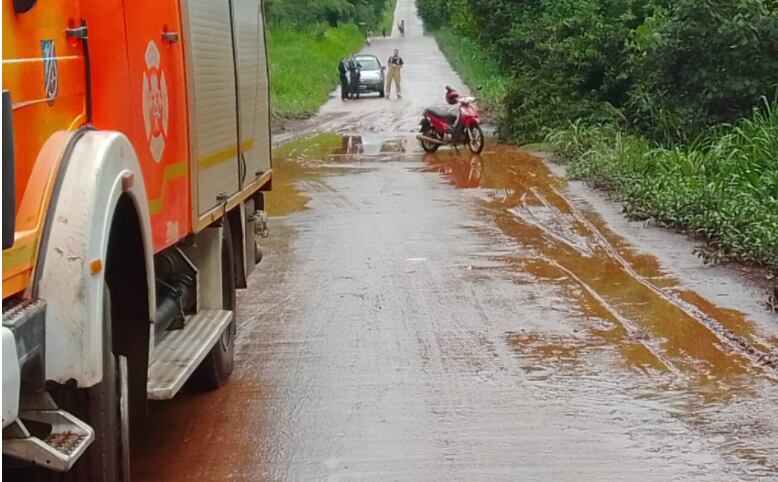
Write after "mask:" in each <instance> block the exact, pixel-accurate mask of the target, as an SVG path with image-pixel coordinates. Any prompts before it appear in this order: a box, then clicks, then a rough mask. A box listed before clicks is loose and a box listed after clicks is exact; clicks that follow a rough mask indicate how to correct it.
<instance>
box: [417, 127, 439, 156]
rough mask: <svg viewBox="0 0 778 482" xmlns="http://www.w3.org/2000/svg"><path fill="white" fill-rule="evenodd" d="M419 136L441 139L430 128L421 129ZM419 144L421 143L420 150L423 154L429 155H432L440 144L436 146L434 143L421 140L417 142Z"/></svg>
mask: <svg viewBox="0 0 778 482" xmlns="http://www.w3.org/2000/svg"><path fill="white" fill-rule="evenodd" d="M421 135H423V136H425V137H431V138H433V139H441V136H440V134H438V132H437V131H436V130H435V129H433V128H432V127H431V126H430V127H426V128H424V129H422V130H421ZM441 140H442V139H441ZM419 142H421V148H422V149H424V152H427V153H429V154H432V153H433V152H435V151H437V150H438V148H439V147H440V144H437V143H435V142H428V141H425V140H421V139H420V140H419Z"/></svg>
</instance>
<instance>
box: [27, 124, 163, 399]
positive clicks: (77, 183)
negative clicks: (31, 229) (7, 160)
mask: <svg viewBox="0 0 778 482" xmlns="http://www.w3.org/2000/svg"><path fill="white" fill-rule="evenodd" d="M67 155H68V156H69V158H68V159H63V163H62V166H63V167H62V169H64V171H63V172H62V175H61V176H60V179H59V185H58V186H57V195H56V196H55V197H53V198H52V200H51V202H52V203H56V204H55V206H54V207H53V209H52V210H51V211H50V213H49V216H48V219H47V221H46V227H45V233H44V237H43V239H44V242H42V244H41V247H40V255H39V259H40V262H39V267H38V271H36V279H35V284H34V286H33V289H34V290H35V291H36V292H37V293H36V294H37V295H38V296H39V297H40V298H43V299H45V300H46V301H47V306H48V308H47V319H46V346H47V349H46V355H47V356H46V378H47V379H48V380H51V381H54V382H58V383H65V382H68V381H71V380H75V381H76V383H77V385H78V386H81V387H89V386H92V385H94V384H96V383H98V382H100V380H101V379H102V350H103V341H102V338H103V327H102V305H103V302H104V300H103V288H102V287H103V283H104V282H107V283H108V285H109V289H110V290H112V292H111V298H112V301H114V302H113V303H112V307H113V308H112V311H113V312H117V311H118V310H119V309H123V310H127V311H126V312H124V313H122V314H120V316H118V317H117V318H115V319H114V321H113V323H114V328H115V329H116V330H117V331H116V333H117V336H115V337H114V338H115V339H121V338H122V335H124V330H123V327H122V321H123V320H127V319H129V318H130V317H132V318H136V319H137V318H139V320H138V321H139V322H140V323H142V324H143V325H144V326H145V328H144V330H143V334H142V340H145V341H144V343H145V344H146V347H145V349H144V350H143V351H144V352H146V353H147V352H148V336H149V327H148V323H149V322H151V321H153V319H154V312H155V303H156V301H155V291H154V289H153V287H154V264H153V258H152V256H153V248H152V245H151V239H152V238H151V227H150V217H149V209H148V201H147V196H146V190H145V185H144V182H143V175H142V172H141V169H140V165H139V163H138V160H137V157H136V155H135V152H134V150H133V148H132V145H131V144H130V142H129V140H128V139H127V138H126V137H125V136H124V135H123V134H121V133H118V132H110V131H94V130H92V131H88V132H85V133H84V134H83V135H82V136H80V137H79V138H78V139H77V140H76V141H75V144H74V146H72V148H71V149H68V151H67ZM111 285H113V286H111ZM138 285H140V286H138ZM129 288H132V289H129ZM128 340H129V339H128Z"/></svg>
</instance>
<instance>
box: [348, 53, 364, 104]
mask: <svg viewBox="0 0 778 482" xmlns="http://www.w3.org/2000/svg"><path fill="white" fill-rule="evenodd" d="M360 70H362V64H360V63H359V62H357V54H351V59H349V61H348V78H349V81H350V82H351V98H352V99H359V76H360Z"/></svg>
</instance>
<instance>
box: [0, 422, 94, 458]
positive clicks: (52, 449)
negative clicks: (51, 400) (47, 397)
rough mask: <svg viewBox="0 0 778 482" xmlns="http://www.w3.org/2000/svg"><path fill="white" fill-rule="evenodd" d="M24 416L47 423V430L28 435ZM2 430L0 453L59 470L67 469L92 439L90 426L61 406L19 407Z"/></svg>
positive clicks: (92, 432) (92, 433)
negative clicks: (1, 449)
mask: <svg viewBox="0 0 778 482" xmlns="http://www.w3.org/2000/svg"><path fill="white" fill-rule="evenodd" d="M24 420H27V421H34V422H40V423H44V424H47V425H51V432H50V433H49V434H48V435H46V436H45V437H43V438H38V437H36V436H34V435H31V434H30V432H29V431H28V430H27V427H26V426H25V425H24ZM3 433H4V438H3V455H10V456H12V457H16V458H18V459H21V460H27V461H30V462H33V463H34V464H36V465H40V466H42V467H46V468H48V469H51V470H57V471H60V472H64V471H67V470H70V468H71V467H73V464H74V463H75V462H76V460H78V458H79V457H80V456H81V454H83V453H84V451H86V449H87V447H89V444H90V443H92V441H93V440H94V439H95V432H94V430H93V429H92V427H90V426H89V425H87V424H85V423H84V422H82V421H81V420H79V419H77V418H76V417H74V416H73V415H71V414H69V413H67V412H65V411H64V410H23V411H22V412H21V413H20V414H19V419H17V420H16V421H14V422H13V423H12V424H11V425H10V426H8V427H6V428H5V429H4V430H3ZM6 434H10V436H8V435H6Z"/></svg>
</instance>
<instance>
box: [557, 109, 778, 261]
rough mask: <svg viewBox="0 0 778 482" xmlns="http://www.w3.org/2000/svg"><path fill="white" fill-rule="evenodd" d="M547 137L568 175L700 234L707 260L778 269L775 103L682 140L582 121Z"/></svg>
mask: <svg viewBox="0 0 778 482" xmlns="http://www.w3.org/2000/svg"><path fill="white" fill-rule="evenodd" d="M547 140H548V142H549V143H550V144H551V145H552V146H553V149H554V152H555V154H556V155H557V157H559V158H560V159H562V160H564V161H569V162H570V165H569V168H568V174H569V175H570V177H572V178H577V179H583V180H586V181H587V182H589V183H591V184H593V185H595V186H597V187H599V188H604V189H606V190H609V191H611V192H613V193H615V194H616V197H617V198H619V199H620V200H622V201H623V202H624V205H625V211H626V213H627V214H628V215H630V216H631V217H633V218H637V219H655V220H657V221H658V222H660V223H661V224H664V225H668V226H671V227H675V228H680V229H684V230H686V231H688V232H690V233H692V234H695V235H698V236H700V237H702V238H703V239H706V240H707V241H708V242H709V243H708V247H707V248H705V249H704V250H702V251H701V254H702V255H703V256H704V257H706V258H707V259H709V260H712V261H719V260H721V261H727V260H738V261H745V262H754V263H757V264H760V265H764V266H768V267H770V268H771V269H772V270H773V271H778V104H773V105H771V106H769V105H765V107H764V108H763V109H761V110H760V111H758V112H755V113H754V115H753V117H752V118H749V119H744V120H742V121H741V122H740V123H738V124H736V125H729V126H720V127H718V128H716V129H714V130H712V131H710V132H709V133H707V134H706V135H703V136H702V137H700V138H698V139H697V140H696V141H694V142H692V143H691V144H689V145H685V146H675V147H672V148H658V147H657V146H656V145H653V144H652V143H650V142H649V141H647V140H646V139H644V138H641V137H637V136H634V135H629V134H625V133H623V132H620V131H618V130H616V129H614V128H613V127H602V126H600V127H598V126H586V125H583V124H581V123H576V124H572V125H571V127H570V128H568V129H566V130H561V131H556V132H553V133H551V134H549V136H548V138H547Z"/></svg>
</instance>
